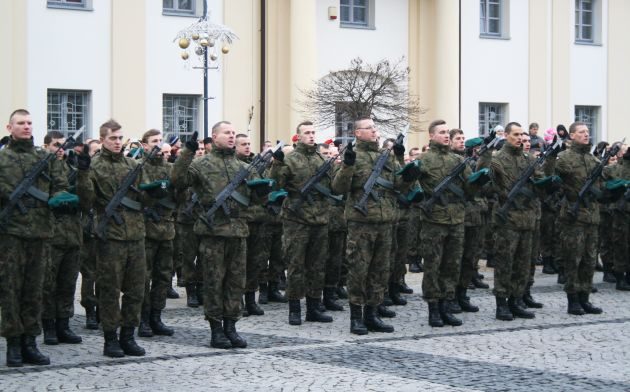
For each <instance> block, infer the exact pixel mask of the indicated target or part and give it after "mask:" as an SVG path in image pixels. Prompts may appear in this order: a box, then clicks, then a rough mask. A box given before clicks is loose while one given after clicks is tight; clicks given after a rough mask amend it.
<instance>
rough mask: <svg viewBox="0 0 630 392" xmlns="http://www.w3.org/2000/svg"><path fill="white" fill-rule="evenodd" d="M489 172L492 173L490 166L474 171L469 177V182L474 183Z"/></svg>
mask: <svg viewBox="0 0 630 392" xmlns="http://www.w3.org/2000/svg"><path fill="white" fill-rule="evenodd" d="M489 173H490V169H488V168H483V169H480V170H479V171H476V172H474V173H473V174H471V175H470V176H469V177H468V183H469V184H473V183H475V182H477V181H479V179H481V178H484V177H488V176H489Z"/></svg>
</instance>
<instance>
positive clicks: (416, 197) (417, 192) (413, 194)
mask: <svg viewBox="0 0 630 392" xmlns="http://www.w3.org/2000/svg"><path fill="white" fill-rule="evenodd" d="M406 199H407V202H408V203H419V202H421V201H422V200H423V199H424V191H423V190H422V188H421V187H419V186H417V187H415V188H413V189H412V190H410V191H409V193H408V194H407V197H406Z"/></svg>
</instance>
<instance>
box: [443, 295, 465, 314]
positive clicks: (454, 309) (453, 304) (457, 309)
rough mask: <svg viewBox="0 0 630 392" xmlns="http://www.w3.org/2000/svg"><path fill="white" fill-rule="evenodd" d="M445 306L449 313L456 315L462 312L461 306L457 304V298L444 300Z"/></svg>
mask: <svg viewBox="0 0 630 392" xmlns="http://www.w3.org/2000/svg"><path fill="white" fill-rule="evenodd" d="M445 302H446V306H447V307H448V310H449V313H453V314H458V313H461V312H462V308H461V306H459V302H458V301H457V298H455V299H451V300H445Z"/></svg>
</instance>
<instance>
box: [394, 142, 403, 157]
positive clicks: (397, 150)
mask: <svg viewBox="0 0 630 392" xmlns="http://www.w3.org/2000/svg"><path fill="white" fill-rule="evenodd" d="M392 149H393V150H394V155H396V156H397V157H400V156H403V155H405V146H404V145H403V144H402V143H401V144H398V143H394V146H393V147H392Z"/></svg>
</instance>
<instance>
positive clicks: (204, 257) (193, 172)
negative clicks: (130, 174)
mask: <svg viewBox="0 0 630 392" xmlns="http://www.w3.org/2000/svg"><path fill="white" fill-rule="evenodd" d="M235 136H236V132H235V130H234V127H233V126H232V124H231V123H229V122H227V121H221V122H219V123H217V124H215V125H214V126H213V127H212V142H213V147H212V151H211V152H210V153H209V154H206V155H204V156H203V157H202V158H200V159H195V160H194V161H193V156H194V155H195V152H196V151H197V149H198V148H199V145H198V143H197V141H195V140H193V141H188V142H186V147H185V148H184V150H183V152H182V153H181V155H180V157H179V158H178V159H177V161H175V165H174V167H173V172H172V175H171V179H172V181H173V184H174V185H175V187H176V188H178V189H184V188H187V187H192V189H193V191H194V192H195V193H196V194H197V196H198V198H199V203H200V205H201V207H200V208H201V210H202V213H201V214H200V215H199V216H198V218H197V221H196V222H195V226H194V231H195V234H197V235H198V236H199V258H200V259H201V262H202V263H203V274H204V301H203V302H204V312H205V317H206V319H207V320H208V321H209V322H210V328H211V330H212V337H211V340H210V344H211V346H212V347H215V348H224V349H226V348H230V347H234V348H242V347H247V341H246V340H245V339H243V338H242V337H241V336H240V335H239V334H238V333H237V331H236V322H237V321H238V319H239V318H240V316H241V308H240V306H241V297H242V296H243V292H244V289H245V268H246V251H247V243H246V242H247V236H248V234H249V231H248V228H247V221H246V215H247V205H250V204H253V203H255V202H256V201H257V199H256V194H257V192H251V191H250V189H249V187H248V186H247V185H246V184H245V183H242V184H239V185H238V188H237V189H236V192H234V193H232V195H231V196H230V198H229V199H228V200H227V201H226V203H227V207H229V214H226V211H225V210H224V209H222V208H219V210H218V211H217V212H216V213H215V214H214V217H213V221H212V222H209V221H208V220H207V218H206V213H205V211H207V210H208V209H209V208H210V207H211V206H212V204H213V203H214V201H215V197H216V196H217V195H218V194H219V193H220V192H221V191H222V190H223V189H224V188H225V187H226V186H227V185H228V184H229V183H230V181H231V180H232V178H233V177H234V176H235V175H236V174H237V173H238V172H239V171H240V170H241V169H243V168H245V167H246V166H247V165H246V164H245V163H244V162H241V161H239V160H238V159H236V156H235V152H234V145H235ZM256 177H257V174H256V173H251V172H250V174H249V177H248V178H249V179H253V178H256ZM250 184H251V183H250ZM252 186H253V185H252Z"/></svg>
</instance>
